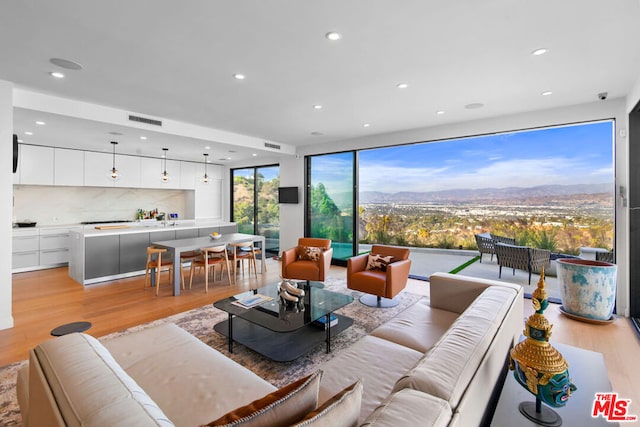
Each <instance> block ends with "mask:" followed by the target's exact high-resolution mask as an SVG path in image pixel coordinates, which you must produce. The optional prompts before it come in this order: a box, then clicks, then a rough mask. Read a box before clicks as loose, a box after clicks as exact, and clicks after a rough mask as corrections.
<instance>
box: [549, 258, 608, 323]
mask: <svg viewBox="0 0 640 427" xmlns="http://www.w3.org/2000/svg"><path fill="white" fill-rule="evenodd" d="M557 269H558V283H559V285H560V294H561V296H562V308H563V309H564V311H566V312H567V313H569V314H573V315H575V316H578V317H584V318H586V319H593V320H598V321H608V320H610V319H611V316H612V314H613V307H614V305H615V301H616V278H617V273H618V267H617V266H616V265H615V264H611V263H608V262H603V261H592V260H586V259H559V260H557Z"/></svg>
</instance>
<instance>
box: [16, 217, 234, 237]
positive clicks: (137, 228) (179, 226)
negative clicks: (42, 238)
mask: <svg viewBox="0 0 640 427" xmlns="http://www.w3.org/2000/svg"><path fill="white" fill-rule="evenodd" d="M170 223H173V221H171V222H170ZM175 224H176V225H166V226H164V225H163V223H162V221H156V222H142V223H141V222H138V221H131V222H122V223H106V224H79V223H75V224H56V225H42V226H39V225H36V226H35V227H13V228H12V230H13V233H21V234H22V233H24V234H38V232H39V230H54V229H69V230H72V231H75V232H77V233H81V234H83V235H84V236H86V237H91V236H108V235H116V234H129V233H149V232H154V231H167V230H188V229H193V228H206V227H221V226H227V225H235V222H228V221H217V222H216V221H207V220H204V221H196V220H177V221H175ZM97 226H119V227H126V228H113V229H106V230H99V229H96V228H95V227H97Z"/></svg>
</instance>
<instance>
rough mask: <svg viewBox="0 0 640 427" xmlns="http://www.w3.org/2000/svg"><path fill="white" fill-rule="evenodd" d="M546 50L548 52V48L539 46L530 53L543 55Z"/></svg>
mask: <svg viewBox="0 0 640 427" xmlns="http://www.w3.org/2000/svg"><path fill="white" fill-rule="evenodd" d="M547 52H548V50H547V49H546V48H544V47H541V48H540V49H536V50H534V51H533V52H531V55H533V56H540V55H544V54H545V53H547Z"/></svg>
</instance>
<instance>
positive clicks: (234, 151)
mask: <svg viewBox="0 0 640 427" xmlns="http://www.w3.org/2000/svg"><path fill="white" fill-rule="evenodd" d="M229 152H230V153H237V151H236V150H229Z"/></svg>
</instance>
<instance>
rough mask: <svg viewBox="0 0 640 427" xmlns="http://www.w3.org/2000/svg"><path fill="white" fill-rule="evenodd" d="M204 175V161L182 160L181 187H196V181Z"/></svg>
mask: <svg viewBox="0 0 640 427" xmlns="http://www.w3.org/2000/svg"><path fill="white" fill-rule="evenodd" d="M207 172H208V171H207ZM202 175H204V163H203V164H198V163H194V162H180V188H182V189H183V190H193V189H194V188H196V181H197V180H199V179H200V178H201V177H202Z"/></svg>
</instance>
